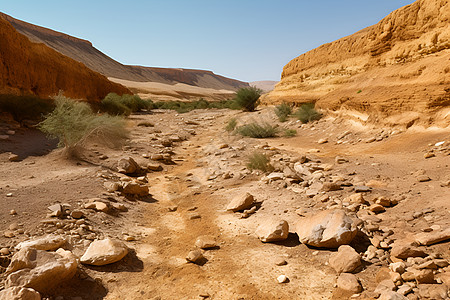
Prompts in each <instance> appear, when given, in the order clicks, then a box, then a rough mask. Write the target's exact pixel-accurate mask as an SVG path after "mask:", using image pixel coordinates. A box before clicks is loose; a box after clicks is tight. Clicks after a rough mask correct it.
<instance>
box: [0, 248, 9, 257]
mask: <svg viewBox="0 0 450 300" xmlns="http://www.w3.org/2000/svg"><path fill="white" fill-rule="evenodd" d="M9 253H10V252H9V249H8V248H1V249H0V255H3V256H6V255H9Z"/></svg>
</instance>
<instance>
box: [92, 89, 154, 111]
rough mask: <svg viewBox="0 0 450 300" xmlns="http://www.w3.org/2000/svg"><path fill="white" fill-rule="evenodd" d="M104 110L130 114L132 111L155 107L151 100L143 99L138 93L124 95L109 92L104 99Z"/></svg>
mask: <svg viewBox="0 0 450 300" xmlns="http://www.w3.org/2000/svg"><path fill="white" fill-rule="evenodd" d="M101 106H102V110H103V111H105V112H107V113H109V114H111V115H125V116H128V115H130V114H131V113H132V112H137V111H140V110H142V109H149V108H152V107H153V103H152V101H151V100H142V99H141V97H139V96H138V95H128V94H124V95H122V96H119V95H117V94H116V93H109V94H108V95H106V97H105V98H104V99H103V100H102V104H101Z"/></svg>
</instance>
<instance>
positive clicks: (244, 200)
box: [227, 193, 255, 212]
mask: <svg viewBox="0 0 450 300" xmlns="http://www.w3.org/2000/svg"><path fill="white" fill-rule="evenodd" d="M254 201H255V200H254V198H253V195H251V194H250V193H246V194H245V195H239V196H237V197H235V198H233V200H231V202H230V203H229V204H228V206H227V210H229V211H233V212H236V211H240V210H244V209H247V208H249V207H250V206H252V205H253V202H254Z"/></svg>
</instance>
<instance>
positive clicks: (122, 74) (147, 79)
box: [0, 13, 248, 100]
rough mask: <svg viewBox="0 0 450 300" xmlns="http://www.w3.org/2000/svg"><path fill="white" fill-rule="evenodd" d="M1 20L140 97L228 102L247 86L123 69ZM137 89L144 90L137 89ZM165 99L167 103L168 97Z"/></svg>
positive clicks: (75, 45) (77, 42)
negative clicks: (186, 87)
mask: <svg viewBox="0 0 450 300" xmlns="http://www.w3.org/2000/svg"><path fill="white" fill-rule="evenodd" d="M0 14H1V13H0ZM0 17H3V19H5V20H7V21H8V22H9V23H10V24H11V25H12V26H13V27H14V28H15V29H16V30H17V31H18V32H19V33H21V34H23V35H25V36H27V37H28V38H29V39H30V40H31V41H33V42H35V43H42V44H45V45H47V46H48V47H50V48H52V49H53V50H56V51H58V52H59V53H61V54H63V55H65V56H68V57H70V58H72V59H74V60H76V61H78V62H81V63H83V64H84V65H86V66H87V67H88V68H90V69H92V70H94V71H96V72H98V73H100V74H102V75H104V76H106V77H108V78H110V79H111V80H112V81H115V82H120V83H122V84H130V88H132V89H133V91H134V92H136V93H141V94H142V95H143V96H147V97H151V98H155V97H156V98H158V95H160V94H161V88H163V90H165V91H167V92H168V93H169V94H172V93H173V94H174V95H176V96H177V97H175V98H173V99H178V98H180V99H181V98H183V97H184V98H188V99H189V98H195V99H198V98H199V97H201V96H206V97H207V98H208V97H209V96H211V97H212V98H213V99H214V98H217V97H218V98H224V97H225V98H229V96H230V95H231V94H233V92H234V91H236V90H237V89H239V88H241V87H245V86H248V83H246V82H242V81H239V80H235V79H230V78H227V77H224V76H220V75H217V74H214V73H213V72H211V71H205V70H193V69H180V68H156V67H143V66H129V65H123V64H121V63H119V62H117V61H115V60H114V59H112V58H111V57H109V56H107V55H105V54H104V53H102V52H101V51H99V50H98V49H96V48H94V47H93V46H92V43H91V42H89V41H86V40H82V39H79V38H76V37H72V36H70V35H67V34H64V33H61V32H57V31H53V30H51V29H48V28H44V27H40V26H36V25H33V24H30V23H26V22H24V21H20V20H17V19H15V18H12V17H10V16H8V15H5V14H1V15H0ZM136 83H140V84H136ZM142 83H148V84H142ZM153 83H158V84H159V85H158V87H157V88H154V87H153ZM161 84H163V85H161ZM176 84H184V85H189V86H192V87H197V88H206V89H214V90H220V91H225V92H215V93H212V94H211V93H209V91H206V92H205V94H204V95H203V94H202V93H203V92H202V89H197V90H196V91H195V92H194V93H191V92H189V91H188V92H185V91H184V89H183V88H180V86H178V87H177V88H176V89H175V91H174V87H173V85H176ZM136 86H141V87H143V88H142V89H137V88H136ZM153 91H154V92H155V93H154V94H152V92H153ZM220 95H222V96H220ZM163 98H164V99H166V98H167V95H166V96H164V97H163ZM169 98H170V97H169ZM169 98H168V99H169ZM173 99H172V100H173Z"/></svg>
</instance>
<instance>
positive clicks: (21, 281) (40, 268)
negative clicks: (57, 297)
mask: <svg viewBox="0 0 450 300" xmlns="http://www.w3.org/2000/svg"><path fill="white" fill-rule="evenodd" d="M77 267H78V263H77V259H76V257H75V256H74V255H73V254H72V253H71V252H70V251H66V250H63V249H58V250H57V251H56V252H47V251H43V250H36V249H33V248H22V249H21V250H20V251H19V252H17V253H16V254H14V256H13V257H12V259H11V263H10V265H9V266H8V268H7V270H6V273H9V275H8V277H7V279H6V287H14V286H26V287H29V288H32V289H34V290H36V291H38V292H40V293H44V294H45V293H47V292H48V291H49V290H51V289H52V288H53V287H55V286H57V285H59V284H60V283H61V282H63V281H66V280H68V279H70V278H72V277H73V276H74V275H75V273H76V271H77Z"/></svg>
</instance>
